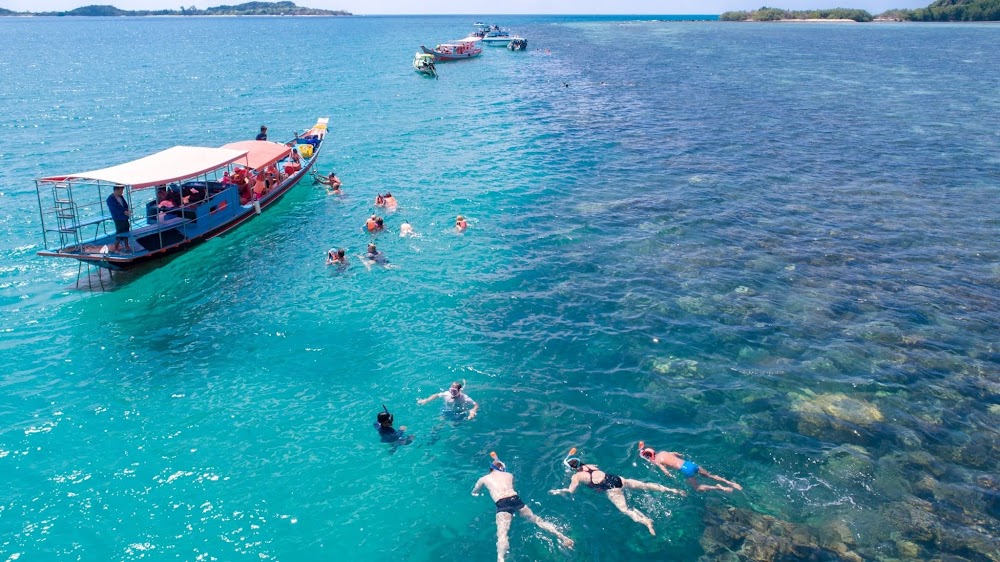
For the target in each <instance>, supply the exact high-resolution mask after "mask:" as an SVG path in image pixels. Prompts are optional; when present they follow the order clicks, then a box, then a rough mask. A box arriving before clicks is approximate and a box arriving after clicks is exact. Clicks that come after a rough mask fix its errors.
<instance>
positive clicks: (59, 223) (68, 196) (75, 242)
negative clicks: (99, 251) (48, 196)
mask: <svg viewBox="0 0 1000 562" xmlns="http://www.w3.org/2000/svg"><path fill="white" fill-rule="evenodd" d="M52 200H53V201H55V215H56V228H54V229H50V230H54V231H55V232H56V233H58V234H59V248H60V249H63V248H68V247H69V246H71V245H72V246H75V247H77V248H79V247H80V229H79V227H78V225H77V212H76V203H73V189H72V187H71V186H70V184H69V182H66V183H63V182H56V183H54V184H52Z"/></svg>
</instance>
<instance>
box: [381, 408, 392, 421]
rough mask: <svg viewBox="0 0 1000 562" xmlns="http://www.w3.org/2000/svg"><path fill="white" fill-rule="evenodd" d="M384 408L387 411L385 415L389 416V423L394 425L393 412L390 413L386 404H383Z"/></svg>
mask: <svg viewBox="0 0 1000 562" xmlns="http://www.w3.org/2000/svg"><path fill="white" fill-rule="evenodd" d="M382 410H384V411H385V415H387V416H389V425H392V419H393V418H392V414H390V413H389V408H386V407H385V404H382Z"/></svg>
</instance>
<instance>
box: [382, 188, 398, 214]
mask: <svg viewBox="0 0 1000 562" xmlns="http://www.w3.org/2000/svg"><path fill="white" fill-rule="evenodd" d="M382 202H383V203H385V207H386V208H387V209H389V210H390V211H395V210H396V207H397V206H398V205H399V202H397V201H396V198H395V197H393V196H392V194H391V193H389V192H388V191H386V192H385V197H384V198H383V199H382Z"/></svg>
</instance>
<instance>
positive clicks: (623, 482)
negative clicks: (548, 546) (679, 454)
mask: <svg viewBox="0 0 1000 562" xmlns="http://www.w3.org/2000/svg"><path fill="white" fill-rule="evenodd" d="M575 450H576V449H574V450H573V451H570V454H572V453H573V452H574V451H575ZM563 464H565V465H566V466H567V467H569V469H570V470H575V471H576V474H574V475H573V479H572V480H570V483H569V487H568V488H560V489H558V490H552V491H551V492H550V493H552V494H572V493H573V492H575V491H576V488H577V487H578V486H579V485H580V484H583V485H584V486H586V487H588V488H590V489H592V490H594V491H595V492H605V493H606V495H607V496H608V499H609V500H611V503H613V504H614V505H615V507H617V508H618V511H621V512H622V513H624V514H625V515H628V516H629V518H630V519H632V520H633V521H635V522H636V523H642V524H643V525H645V526H646V528H647V529H649V534H651V535H656V531H655V530H654V529H653V520H652V519H650V518H649V517H647V516H646V514H644V513H643V512H641V511H639V510H638V509H634V508H630V507H629V506H628V505H627V504H626V503H625V493H624V492H623V491H622V490H624V489H625V488H628V489H630V490H648V491H652V492H671V493H674V494H679V495H681V496H684V495H687V494H685V493H684V492H683V491H682V490H675V489H673V488H668V487H666V486H661V485H660V484H652V483H649V482H640V481H638V480H632V479H630V478H622V477H621V476H618V475H617V474H611V473H608V472H604V471H603V470H601V469H600V468H598V467H597V465H594V464H583V462H582V461H581V460H580V459H579V458H576V457H569V458H567V459H566V460H564V461H563Z"/></svg>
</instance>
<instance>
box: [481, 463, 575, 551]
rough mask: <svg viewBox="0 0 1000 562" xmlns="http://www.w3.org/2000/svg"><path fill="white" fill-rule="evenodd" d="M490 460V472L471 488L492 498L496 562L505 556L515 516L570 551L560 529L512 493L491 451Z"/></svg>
mask: <svg viewBox="0 0 1000 562" xmlns="http://www.w3.org/2000/svg"><path fill="white" fill-rule="evenodd" d="M490 457H491V460H490V471H489V473H487V474H486V476H483V477H482V478H480V479H479V480H477V481H476V486H475V487H474V488H472V495H474V496H478V495H479V490H480V488H482V487H483V486H486V489H487V490H489V492H490V498H492V499H493V502H494V504H495V505H496V509H497V516H496V521H497V561H498V562H503V559H504V556H506V554H507V549H508V548H509V547H510V540H509V538H508V533H509V531H510V523H511V521H512V520H513V519H514V514H519V515H521V516H522V517H524V518H525V519H527V520H528V521H531V522H532V523H534V524H535V525H538V526H539V527H541V528H542V529H544V530H546V531H548V532H550V533H552V534H553V535H555V536H556V537H558V538H559V541H560V542H561V543H562V545H563V546H565V547H566V548H573V540H572V539H570V538H569V537H567V536H566V535H564V534H562V533H561V532H559V529H556V527H555V525H553V524H552V523H549V522H548V521H544V520H542V519H541V518H539V517H538V516H537V515H535V514H534V513H532V511H531V509H530V508H529V507H528V506H526V505H524V501H522V500H521V497H520V496H518V494H517V492H516V491H514V476H513V475H511V474H510V473H509V472H507V465H505V464H504V463H503V462H502V461H501V460H500V458H499V457H497V454H496V453H492V452H491V453H490Z"/></svg>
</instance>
